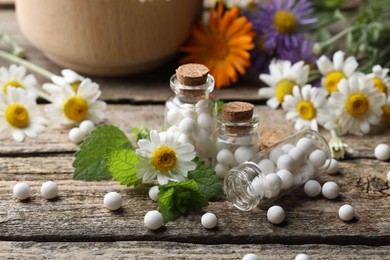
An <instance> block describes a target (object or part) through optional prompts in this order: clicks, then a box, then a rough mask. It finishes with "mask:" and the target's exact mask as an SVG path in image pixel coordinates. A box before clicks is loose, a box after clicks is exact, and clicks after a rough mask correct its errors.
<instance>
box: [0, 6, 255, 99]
mask: <svg viewBox="0 0 390 260" xmlns="http://www.w3.org/2000/svg"><path fill="white" fill-rule="evenodd" d="M0 18H1V19H0V31H3V32H5V33H9V34H10V35H11V36H13V37H14V38H15V40H16V41H17V42H18V43H20V45H21V46H23V47H25V48H26V53H27V59H28V60H29V61H31V62H33V63H35V64H37V65H39V66H41V67H43V68H45V69H47V70H49V71H51V72H53V73H56V74H58V73H59V72H60V70H61V67H59V66H57V65H55V64H54V63H52V62H51V61H50V60H48V59H47V58H46V57H45V56H44V55H43V53H42V52H41V51H40V50H38V49H37V48H35V47H34V46H33V45H31V43H30V42H29V41H28V40H27V39H26V38H25V37H24V36H23V34H22V33H21V31H20V29H19V27H18V25H17V21H16V15H15V11H14V10H12V9H10V10H0ZM4 65H7V66H8V63H7V62H4V61H3V60H0V66H4ZM177 66H178V57H176V58H174V59H173V60H171V61H170V62H169V63H167V64H165V65H163V66H161V67H159V68H157V69H154V70H152V71H149V72H146V73H142V74H139V75H132V76H128V77H119V78H118V77H117V78H100V77H92V79H93V80H94V81H96V82H98V83H99V84H100V86H101V88H102V98H103V99H105V100H108V101H111V102H124V101H126V102H133V103H139V102H141V103H143V102H145V101H149V102H164V101H165V100H166V99H167V97H169V96H170V95H171V94H172V93H173V92H172V91H171V89H170V87H169V79H170V77H171V76H172V74H174V72H175V69H176V68H177ZM39 80H40V83H44V82H46V80H45V79H43V78H41V77H39ZM260 85H261V82H260V81H258V80H257V79H256V80H248V79H242V80H240V81H239V82H238V83H237V84H236V85H234V86H232V87H229V88H225V89H222V90H216V91H215V92H214V96H215V97H217V98H219V99H224V100H236V99H239V100H255V101H260V100H261V98H260V97H259V96H258V95H257V91H258V88H259V86H260Z"/></svg>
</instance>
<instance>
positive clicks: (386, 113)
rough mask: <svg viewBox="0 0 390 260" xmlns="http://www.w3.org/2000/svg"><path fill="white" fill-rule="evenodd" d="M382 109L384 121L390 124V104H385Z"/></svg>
mask: <svg viewBox="0 0 390 260" xmlns="http://www.w3.org/2000/svg"><path fill="white" fill-rule="evenodd" d="M382 111H383V114H382V120H383V122H385V123H388V124H390V106H383V107H382Z"/></svg>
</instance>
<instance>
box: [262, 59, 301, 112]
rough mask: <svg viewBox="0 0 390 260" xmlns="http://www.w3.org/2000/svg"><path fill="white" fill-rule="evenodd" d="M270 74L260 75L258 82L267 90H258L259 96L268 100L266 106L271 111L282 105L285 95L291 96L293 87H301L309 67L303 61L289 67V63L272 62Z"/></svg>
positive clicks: (281, 61) (282, 61)
mask: <svg viewBox="0 0 390 260" xmlns="http://www.w3.org/2000/svg"><path fill="white" fill-rule="evenodd" d="M269 71H270V74H260V80H262V81H263V82H264V83H265V84H267V85H268V86H269V87H268V88H260V89H259V95H260V96H262V97H266V98H270V99H268V101H267V105H268V106H269V107H271V108H273V109H275V108H277V107H278V106H279V105H280V104H282V103H283V100H284V97H285V96H286V95H289V94H292V92H293V87H294V86H296V85H298V86H299V87H302V86H303V85H305V84H306V82H307V80H308V77H309V66H308V65H305V64H304V62H303V61H300V62H297V63H295V64H293V65H291V62H290V61H285V60H273V61H271V64H270V65H269Z"/></svg>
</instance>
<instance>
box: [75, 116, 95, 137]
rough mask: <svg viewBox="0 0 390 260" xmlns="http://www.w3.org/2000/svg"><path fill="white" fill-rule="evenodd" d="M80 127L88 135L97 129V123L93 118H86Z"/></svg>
mask: <svg viewBox="0 0 390 260" xmlns="http://www.w3.org/2000/svg"><path fill="white" fill-rule="evenodd" d="M79 128H80V130H81V131H82V132H83V133H84V136H87V135H89V134H90V133H91V132H92V131H93V129H95V124H94V123H93V122H92V121H91V120H84V121H82V122H81V123H80V125H79Z"/></svg>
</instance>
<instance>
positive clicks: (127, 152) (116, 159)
mask: <svg viewBox="0 0 390 260" xmlns="http://www.w3.org/2000/svg"><path fill="white" fill-rule="evenodd" d="M139 160H140V159H139V158H138V156H137V155H136V153H135V151H134V150H132V149H121V150H114V151H111V152H110V153H109V154H108V158H107V167H108V169H109V171H110V173H111V175H112V176H113V177H114V180H116V181H118V182H119V183H120V184H122V185H126V186H137V185H139V184H141V182H142V179H141V178H139V177H137V168H136V167H135V165H136V164H137V163H138V162H139Z"/></svg>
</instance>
